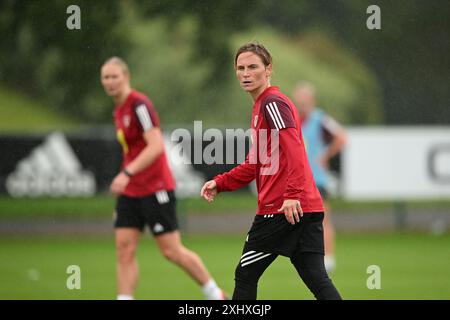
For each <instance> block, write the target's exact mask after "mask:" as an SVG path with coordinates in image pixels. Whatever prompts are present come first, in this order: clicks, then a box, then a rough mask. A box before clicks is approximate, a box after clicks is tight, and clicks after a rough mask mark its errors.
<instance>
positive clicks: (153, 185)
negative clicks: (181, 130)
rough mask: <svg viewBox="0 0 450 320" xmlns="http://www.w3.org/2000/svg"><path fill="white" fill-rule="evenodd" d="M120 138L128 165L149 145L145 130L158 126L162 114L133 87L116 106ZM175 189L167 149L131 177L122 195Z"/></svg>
mask: <svg viewBox="0 0 450 320" xmlns="http://www.w3.org/2000/svg"><path fill="white" fill-rule="evenodd" d="M114 124H115V126H116V132H117V139H118V140H119V143H120V144H121V145H122V149H123V161H122V168H125V167H126V166H127V165H128V164H129V163H130V162H131V161H133V160H134V159H135V158H136V157H137V156H138V155H139V153H140V152H141V151H142V150H143V149H144V148H145V147H146V146H147V143H146V141H145V140H144V137H143V134H144V132H145V131H147V130H150V129H151V128H153V127H159V126H160V123H159V117H158V114H157V113H156V110H155V108H154V107H153V104H152V103H151V102H150V100H149V99H148V98H147V97H146V96H145V95H144V94H142V93H140V92H137V91H135V90H133V91H131V93H130V94H129V95H128V97H127V99H126V100H125V102H124V103H123V104H122V105H118V106H116V107H115V110H114ZM174 189H175V180H174V179H173V176H172V172H171V171H170V167H169V164H168V162H167V157H166V153H165V151H164V152H163V153H162V154H161V155H159V156H158V157H157V158H156V159H155V161H154V162H153V163H152V164H151V165H149V166H148V167H147V168H145V169H144V170H142V171H141V172H138V173H137V174H135V175H134V176H132V177H131V179H130V182H129V183H128V185H127V186H126V188H125V191H124V192H123V195H126V196H129V197H142V196H146V195H150V194H153V193H155V192H157V191H161V190H166V191H171V190H174Z"/></svg>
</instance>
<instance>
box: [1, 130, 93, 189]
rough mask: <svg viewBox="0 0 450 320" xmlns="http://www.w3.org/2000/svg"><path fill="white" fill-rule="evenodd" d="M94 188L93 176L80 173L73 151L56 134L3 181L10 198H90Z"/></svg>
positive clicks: (83, 171)
mask: <svg viewBox="0 0 450 320" xmlns="http://www.w3.org/2000/svg"><path fill="white" fill-rule="evenodd" d="M95 189H96V183H95V177H94V174H93V173H92V172H89V171H86V170H82V167H81V163H80V161H79V160H78V158H77V156H76V155H75V152H74V151H73V150H72V148H71V146H70V144H69V143H68V142H67V140H66V138H65V137H64V135H63V134H62V133H59V132H55V133H52V134H50V135H49V136H48V137H47V138H46V139H45V141H44V143H43V144H41V145H39V146H37V147H36V148H35V149H33V150H32V151H31V153H30V155H29V156H28V157H26V158H25V159H23V160H21V161H20V162H19V163H18V164H17V166H16V170H15V171H14V172H12V173H11V174H10V175H9V176H8V177H7V179H6V190H7V191H8V193H9V194H10V195H11V196H13V197H23V196H33V197H36V196H53V197H57V196H90V195H93V194H94V193H95Z"/></svg>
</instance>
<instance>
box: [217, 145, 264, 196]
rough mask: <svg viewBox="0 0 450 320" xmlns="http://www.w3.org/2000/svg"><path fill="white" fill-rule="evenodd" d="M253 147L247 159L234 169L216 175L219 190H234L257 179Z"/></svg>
mask: <svg viewBox="0 0 450 320" xmlns="http://www.w3.org/2000/svg"><path fill="white" fill-rule="evenodd" d="M252 153H253V148H252V149H250V152H249V154H248V155H247V157H246V158H245V161H244V162H243V163H241V164H240V165H238V166H237V167H235V168H233V169H232V170H230V171H228V172H226V173H224V174H220V175H218V176H216V177H214V181H216V184H217V192H223V191H233V190H236V189H239V188H242V187H243V186H245V185H247V184H249V183H250V182H252V181H253V180H254V179H255V170H256V164H254V163H251V162H250V160H249V159H252V157H251V154H252Z"/></svg>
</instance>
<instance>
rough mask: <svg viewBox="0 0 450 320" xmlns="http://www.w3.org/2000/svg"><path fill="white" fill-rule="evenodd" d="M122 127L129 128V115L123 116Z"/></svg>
mask: <svg viewBox="0 0 450 320" xmlns="http://www.w3.org/2000/svg"><path fill="white" fill-rule="evenodd" d="M123 125H124V126H125V127H126V128H128V127H129V126H130V115H128V114H126V115H124V116H123Z"/></svg>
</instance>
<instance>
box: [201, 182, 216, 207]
mask: <svg viewBox="0 0 450 320" xmlns="http://www.w3.org/2000/svg"><path fill="white" fill-rule="evenodd" d="M216 195H217V184H216V182H215V181H214V180H209V181H206V182H205V184H204V185H203V187H202V190H201V191H200V196H202V197H203V198H204V199H205V200H206V201H208V202H213V201H214V198H215V196H216Z"/></svg>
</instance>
